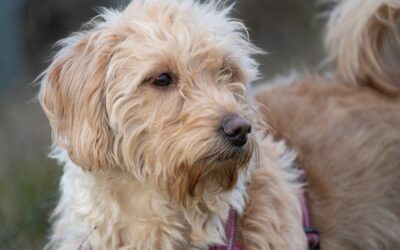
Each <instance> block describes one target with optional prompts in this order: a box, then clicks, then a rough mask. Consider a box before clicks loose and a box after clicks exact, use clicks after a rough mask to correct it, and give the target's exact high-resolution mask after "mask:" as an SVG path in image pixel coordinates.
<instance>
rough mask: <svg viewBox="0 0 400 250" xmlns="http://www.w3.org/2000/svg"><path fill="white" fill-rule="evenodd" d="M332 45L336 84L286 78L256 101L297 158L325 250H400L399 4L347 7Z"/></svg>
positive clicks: (358, 0) (356, 0) (333, 20)
mask: <svg viewBox="0 0 400 250" xmlns="http://www.w3.org/2000/svg"><path fill="white" fill-rule="evenodd" d="M326 45H327V49H328V52H329V53H328V55H329V59H330V60H331V62H333V65H334V70H333V72H332V73H333V74H330V75H332V76H331V77H324V76H303V77H302V76H289V77H286V80H285V79H283V78H281V80H277V83H278V84H277V85H274V86H273V87H269V88H268V89H267V90H264V91H261V92H260V93H258V95H257V99H258V100H259V101H260V102H261V103H263V104H264V105H265V108H262V109H261V110H262V112H263V114H264V115H265V117H266V120H267V121H268V123H269V124H270V125H271V126H272V128H273V129H274V130H275V131H276V134H277V136H279V138H284V139H285V140H286V141H287V142H288V143H289V145H290V146H291V147H292V148H294V149H296V151H297V152H298V161H299V163H300V165H301V166H303V168H304V170H305V172H306V176H307V180H308V186H307V188H306V190H307V193H308V197H309V200H310V203H311V210H312V219H313V221H314V222H315V226H316V228H317V229H319V230H320V232H321V244H322V246H321V247H322V249H324V250H325V249H338V250H339V249H340V250H342V249H368V250H372V249H376V250H378V249H379V250H383V249H387V250H388V249H391V250H397V249H400V195H399V194H400V98H399V94H400V2H399V1H390V0H380V1H374V0H349V1H340V3H339V5H338V6H337V7H336V8H335V9H334V11H333V12H332V14H331V17H330V20H329V23H328V27H327V34H326ZM282 79H283V80H282ZM282 83H284V84H282Z"/></svg>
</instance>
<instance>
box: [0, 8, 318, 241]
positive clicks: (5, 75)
mask: <svg viewBox="0 0 400 250" xmlns="http://www.w3.org/2000/svg"><path fill="white" fill-rule="evenodd" d="M123 2H126V1H122V0H120V1H111V0H97V1H94V0H93V1H89V0H79V1H78V0H3V1H0V54H1V58H0V249H41V248H42V247H43V244H44V242H45V241H46V234H47V232H48V227H49V225H48V224H47V218H48V215H49V213H50V210H51V208H52V207H53V206H54V204H55V202H56V201H57V183H58V180H59V175H60V174H61V167H59V166H57V165H56V164H55V162H53V161H51V160H48V159H47V157H46V154H47V152H48V148H49V146H50V145H51V141H50V128H49V125H48V122H47V120H46V118H45V116H44V114H43V113H42V111H41V109H40V107H39V105H38V103H36V102H35V100H34V97H35V93H36V91H37V88H36V87H35V86H34V85H33V84H32V82H33V80H34V79H35V77H36V76H37V75H38V74H39V73H40V72H41V71H42V70H43V69H44V68H45V66H46V65H47V64H48V62H49V58H50V55H51V52H52V49H51V45H52V44H53V43H54V42H55V41H57V40H58V39H60V38H62V37H65V36H67V35H68V34H70V33H71V32H73V31H76V30H77V29H78V28H79V27H80V26H81V24H82V23H84V22H86V21H88V20H89V19H90V18H91V17H93V16H94V15H95V14H96V7H97V6H113V7H118V6H122V5H123V4H124V3H123ZM315 13H316V6H315V2H314V1H312V0H309V1H298V0H279V1H277V0H238V1H237V5H236V8H235V11H234V15H235V16H236V17H239V18H241V19H243V20H244V22H245V24H246V25H247V26H248V27H249V31H250V36H251V38H252V40H253V41H254V42H255V43H256V45H257V46H259V47H260V48H262V49H264V50H266V51H268V52H269V54H268V55H266V56H262V57H259V61H260V63H261V70H262V72H263V75H264V79H268V78H272V77H274V76H276V74H279V73H285V72H288V71H290V69H292V68H308V67H311V68H312V67H313V66H315V65H316V64H317V63H319V60H320V58H321V46H320V30H321V23H322V20H321V19H318V18H316V15H315Z"/></svg>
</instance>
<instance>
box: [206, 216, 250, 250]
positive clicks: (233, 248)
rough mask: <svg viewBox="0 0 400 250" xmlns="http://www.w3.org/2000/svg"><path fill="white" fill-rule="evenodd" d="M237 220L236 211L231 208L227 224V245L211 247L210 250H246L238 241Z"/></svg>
mask: <svg viewBox="0 0 400 250" xmlns="http://www.w3.org/2000/svg"><path fill="white" fill-rule="evenodd" d="M236 220H237V214H236V211H235V210H234V209H233V208H230V209H229V214H228V220H227V221H226V224H225V236H226V243H225V245H221V246H213V247H210V248H209V250H244V248H242V247H241V246H240V244H239V242H238V241H237V240H236Z"/></svg>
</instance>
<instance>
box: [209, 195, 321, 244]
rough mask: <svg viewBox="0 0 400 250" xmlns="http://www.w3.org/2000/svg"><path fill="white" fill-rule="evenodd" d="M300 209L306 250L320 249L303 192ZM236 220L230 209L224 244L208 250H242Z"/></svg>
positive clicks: (232, 210) (235, 215) (317, 235)
mask: <svg viewBox="0 0 400 250" xmlns="http://www.w3.org/2000/svg"><path fill="white" fill-rule="evenodd" d="M301 208H302V211H303V228H304V232H305V234H306V237H307V242H308V249H309V250H319V249H320V237H319V232H318V231H317V230H316V229H314V228H313V227H312V224H311V219H310V210H309V207H308V203H307V196H306V193H305V192H303V195H302V199H301ZM236 220H237V214H236V211H235V210H234V209H233V208H230V210H229V215H228V220H227V221H226V224H225V236H226V243H225V245H221V246H213V247H210V248H209V250H244V248H243V247H242V246H241V245H240V244H239V242H238V241H237V240H236V237H235V236H236Z"/></svg>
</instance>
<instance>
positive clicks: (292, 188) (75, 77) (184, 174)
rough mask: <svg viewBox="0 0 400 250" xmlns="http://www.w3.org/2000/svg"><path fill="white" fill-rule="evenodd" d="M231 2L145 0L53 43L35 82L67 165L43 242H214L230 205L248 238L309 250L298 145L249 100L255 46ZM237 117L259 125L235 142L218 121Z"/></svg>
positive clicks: (63, 245)
mask: <svg viewBox="0 0 400 250" xmlns="http://www.w3.org/2000/svg"><path fill="white" fill-rule="evenodd" d="M230 9H231V7H229V6H228V7H225V6H224V5H223V4H221V3H220V2H219V1H209V2H206V3H202V4H200V3H196V2H195V1H194V0H168V1H165V0H147V1H141V0H137V1H133V2H132V3H130V4H129V5H128V6H127V8H126V9H125V10H122V11H117V10H105V11H104V12H103V14H101V15H100V16H99V17H98V18H95V19H94V20H93V21H92V22H91V23H90V24H88V25H87V26H86V29H85V30H83V31H81V32H79V33H76V34H74V35H72V36H71V37H69V38H67V39H64V40H62V41H61V42H59V46H60V47H61V48H60V50H59V51H58V53H57V54H56V55H55V57H54V59H53V61H52V63H51V65H50V66H49V67H48V69H47V70H46V71H45V72H44V73H43V74H42V75H41V89H40V93H39V99H40V102H41V105H42V107H43V109H44V111H45V112H46V114H47V116H48V118H49V121H50V124H51V127H52V134H53V141H54V144H55V147H54V150H53V154H52V155H53V157H54V158H55V159H57V160H59V162H60V164H63V165H64V175H63V176H62V179H61V185H60V187H61V198H60V201H59V203H58V205H57V208H56V209H55V211H54V213H53V230H52V233H51V236H50V241H49V243H48V245H47V247H46V248H47V249H96V250H98V249H152V250H154V249H207V248H208V247H209V246H212V245H215V244H221V243H223V241H224V237H225V235H224V223H225V221H226V219H227V216H228V210H229V207H230V206H232V207H234V208H235V209H236V211H237V212H238V213H239V214H240V223H239V232H238V233H239V235H240V237H241V239H242V243H243V244H244V246H245V247H246V249H282V248H281V247H282V246H287V248H286V247H285V248H286V249H293V250H294V249H305V236H304V233H303V231H302V227H301V211H300V206H299V203H298V198H297V195H298V194H299V192H300V186H298V185H294V184H291V183H292V182H295V180H294V179H293V178H292V175H293V174H292V173H291V171H292V170H291V168H292V161H291V159H292V158H291V157H292V156H290V155H292V153H290V152H287V151H286V150H285V146H284V144H282V143H279V142H274V141H272V140H271V139H270V138H269V135H268V131H267V130H266V129H265V126H263V125H262V121H259V119H258V116H257V114H255V112H254V110H253V109H252V108H251V107H250V105H249V104H248V101H247V97H246V86H247V83H249V82H250V81H252V80H254V79H255V78H256V77H257V64H256V62H255V61H254V60H253V58H252V56H253V55H254V54H255V53H258V52H259V50H258V49H257V48H255V47H254V46H253V45H252V44H251V43H250V42H249V40H248V37H247V33H246V30H245V28H244V26H243V24H242V23H241V22H239V21H237V20H235V19H232V18H230V17H229V16H228V14H229V11H230ZM164 72H167V73H169V74H170V75H171V76H172V77H173V81H174V83H173V84H172V85H171V86H168V87H157V86H154V85H153V84H152V81H153V79H154V78H156V77H157V76H158V75H160V74H161V73H164ZM232 114H239V115H240V116H243V117H245V118H246V119H248V120H250V121H253V124H254V125H257V124H258V125H257V126H258V127H259V128H257V129H253V132H252V133H251V134H250V135H249V138H248V139H249V140H248V143H247V144H246V145H245V146H244V147H243V148H242V150H240V151H238V150H236V149H234V148H233V147H231V146H230V145H229V144H228V143H227V142H226V140H225V139H224V138H223V137H222V136H221V135H220V132H219V128H220V124H221V122H222V121H223V120H224V119H225V118H226V117H228V116H229V115H232ZM268 138H269V139H268ZM254 169H257V171H256V172H254V173H253V171H254ZM265 181H268V183H264V184H262V183H258V182H265ZM248 183H250V184H248ZM253 190H254V191H253ZM248 191H249V192H250V193H248ZM259 195H260V198H261V196H262V198H263V199H262V200H258V196H259ZM264 197H265V198H266V199H265V200H264ZM248 198H250V200H248ZM258 219H260V220H262V221H263V222H265V223H266V224H265V225H264V226H263V227H262V228H260V227H254V226H253V225H254V224H255V223H256V221H255V220H258Z"/></svg>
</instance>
